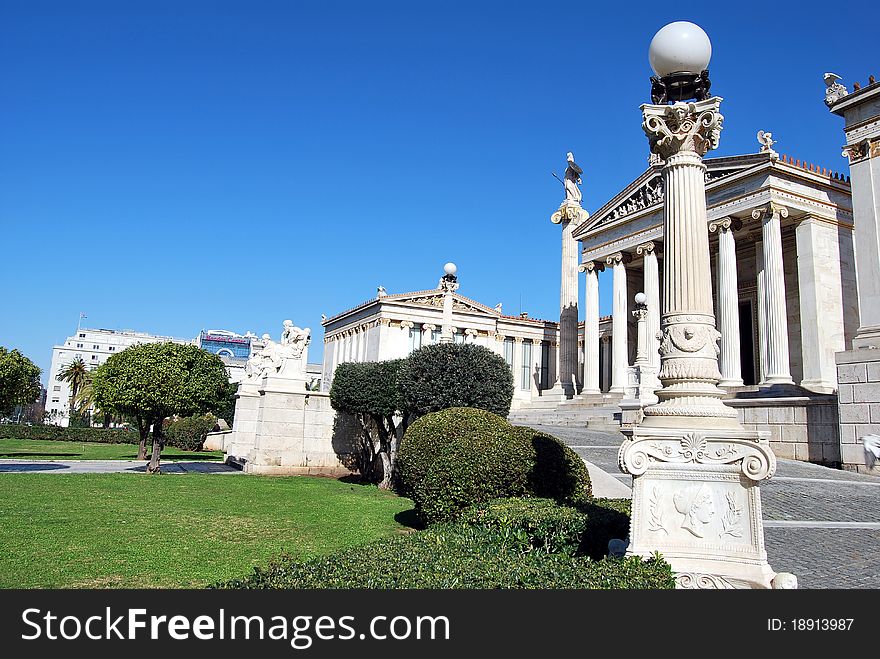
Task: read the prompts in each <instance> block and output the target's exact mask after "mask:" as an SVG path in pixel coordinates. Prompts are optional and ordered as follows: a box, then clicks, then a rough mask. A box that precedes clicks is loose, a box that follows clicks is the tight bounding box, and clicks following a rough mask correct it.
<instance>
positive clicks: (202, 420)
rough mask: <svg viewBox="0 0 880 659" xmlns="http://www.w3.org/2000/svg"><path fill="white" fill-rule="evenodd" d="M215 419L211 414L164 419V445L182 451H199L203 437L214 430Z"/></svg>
mask: <svg viewBox="0 0 880 659" xmlns="http://www.w3.org/2000/svg"><path fill="white" fill-rule="evenodd" d="M216 424H217V417H215V416H214V415H213V414H196V415H194V416H186V417H180V418H177V419H166V420H165V425H164V428H163V430H164V434H165V445H166V446H173V447H174V448H179V449H183V450H184V451H201V450H202V447H203V446H204V443H205V436H206V435H207V434H208V433H209V432H211V431H212V430H213V429H214V426H215V425H216Z"/></svg>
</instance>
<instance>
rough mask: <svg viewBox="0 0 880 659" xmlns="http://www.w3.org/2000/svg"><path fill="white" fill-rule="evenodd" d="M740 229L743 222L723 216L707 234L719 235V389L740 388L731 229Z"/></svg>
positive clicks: (737, 309) (737, 322)
mask: <svg viewBox="0 0 880 659" xmlns="http://www.w3.org/2000/svg"><path fill="white" fill-rule="evenodd" d="M741 228H742V222H740V221H739V220H735V219H733V218H730V217H725V218H722V219H720V220H716V221H715V222H710V223H709V231H710V232H713V231H717V232H718V276H717V280H718V292H717V294H716V298H717V301H718V318H717V321H718V322H717V325H716V326H717V328H718V331H719V332H721V343H720V350H721V352H720V353H719V355H718V367H719V370H720V371H721V381H720V382H719V383H718V386H720V387H741V386H743V380H742V367H741V364H740V359H739V358H740V339H739V287H738V285H737V279H736V242H735V240H734V237H733V232H734V230H739V229H741Z"/></svg>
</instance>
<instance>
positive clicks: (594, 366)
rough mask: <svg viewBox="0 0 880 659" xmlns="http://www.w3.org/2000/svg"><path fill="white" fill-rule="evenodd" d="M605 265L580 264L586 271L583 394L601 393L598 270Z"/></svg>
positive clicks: (592, 262)
mask: <svg viewBox="0 0 880 659" xmlns="http://www.w3.org/2000/svg"><path fill="white" fill-rule="evenodd" d="M604 268H605V266H604V265H603V264H601V263H596V262H595V261H587V262H586V263H584V264H583V265H582V266H581V269H582V270H583V271H584V272H585V273H586V275H587V276H586V280H587V281H586V285H585V286H584V289H585V293H584V309H585V312H586V316H585V318H584V389H583V392H582V393H584V394H598V393H601V390H600V389H599V271H600V270H603V269H604Z"/></svg>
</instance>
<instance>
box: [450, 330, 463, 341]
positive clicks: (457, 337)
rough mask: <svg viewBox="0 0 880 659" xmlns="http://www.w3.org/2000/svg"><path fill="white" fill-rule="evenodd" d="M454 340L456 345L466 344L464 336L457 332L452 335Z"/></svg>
mask: <svg viewBox="0 0 880 659" xmlns="http://www.w3.org/2000/svg"><path fill="white" fill-rule="evenodd" d="M452 338H453V340H454V341H455V342H456V343H464V334H462V333H461V332H456V333H455V334H453V335H452Z"/></svg>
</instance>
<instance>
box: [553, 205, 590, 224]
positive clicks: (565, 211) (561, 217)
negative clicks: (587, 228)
mask: <svg viewBox="0 0 880 659" xmlns="http://www.w3.org/2000/svg"><path fill="white" fill-rule="evenodd" d="M589 217H590V214H589V213H588V212H587V211H585V210H584V209H583V208H582V207H581V205H580V204H579V203H578V202H576V201H571V200H566V201H563V202H562V205H561V206H560V207H559V208H558V209H557V211H556V212H555V213H553V215H551V216H550V221H551V222H553V224H565V223H566V222H571V224H572V225H573V226H578V225H579V224H581V223H582V222H585V221H586V220H587V219H588V218H589Z"/></svg>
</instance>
